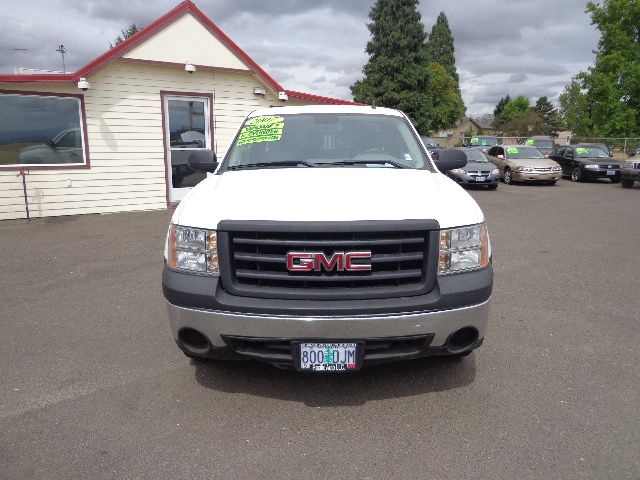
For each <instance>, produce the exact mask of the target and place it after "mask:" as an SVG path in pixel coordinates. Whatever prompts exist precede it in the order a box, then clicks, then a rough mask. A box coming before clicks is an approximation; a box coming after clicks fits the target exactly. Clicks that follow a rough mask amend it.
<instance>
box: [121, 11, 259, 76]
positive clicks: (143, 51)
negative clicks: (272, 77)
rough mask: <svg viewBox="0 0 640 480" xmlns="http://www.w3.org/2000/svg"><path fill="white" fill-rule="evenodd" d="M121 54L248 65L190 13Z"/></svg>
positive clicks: (238, 65) (206, 62) (181, 62)
mask: <svg viewBox="0 0 640 480" xmlns="http://www.w3.org/2000/svg"><path fill="white" fill-rule="evenodd" d="M185 45H188V49H185ZM124 57H125V58H134V59H141V60H149V61H155V62H171V63H179V64H182V65H184V64H185V63H186V62H191V63H193V64H196V65H215V66H216V67H219V68H234V69H242V70H246V69H248V67H247V66H246V65H245V64H244V63H243V62H242V61H241V60H240V59H239V58H238V57H237V56H236V55H235V54H234V53H233V52H231V51H230V50H229V49H228V48H227V47H226V46H224V45H223V44H222V42H220V40H218V39H217V38H215V37H214V36H213V35H211V33H210V32H209V30H207V28H206V27H205V26H204V25H203V24H202V23H201V22H199V21H198V20H196V19H195V18H194V17H193V15H191V14H186V15H184V16H182V17H180V18H178V19H176V20H175V21H173V22H172V23H171V26H170V27H169V28H165V29H163V30H161V31H160V32H157V33H156V34H155V35H152V36H151V37H150V38H148V39H147V40H145V41H144V42H142V43H141V44H140V45H138V46H136V47H135V48H133V49H131V50H130V51H128V52H127V53H125V55H124Z"/></svg>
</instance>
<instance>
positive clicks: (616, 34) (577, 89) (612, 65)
mask: <svg viewBox="0 0 640 480" xmlns="http://www.w3.org/2000/svg"><path fill="white" fill-rule="evenodd" d="M587 13H588V14H589V15H590V16H591V23H592V24H593V25H595V26H596V28H597V29H598V30H599V31H600V41H599V42H598V47H597V49H596V52H595V53H596V60H595V64H594V66H593V67H590V68H589V69H588V71H587V72H582V73H580V74H578V75H577V76H576V77H574V78H573V80H572V82H571V83H570V84H569V85H567V87H566V88H565V90H564V92H563V94H562V95H561V105H562V110H563V111H562V116H563V118H564V119H565V121H566V122H567V126H568V127H569V128H571V129H572V130H573V131H574V133H575V134H577V135H591V136H601V137H618V136H638V135H640V30H639V27H638V25H640V2H639V1H638V0H603V1H601V2H600V3H594V2H588V3H587ZM578 109H582V110H580V111H578Z"/></svg>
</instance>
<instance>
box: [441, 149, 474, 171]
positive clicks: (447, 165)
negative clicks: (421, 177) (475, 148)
mask: <svg viewBox="0 0 640 480" xmlns="http://www.w3.org/2000/svg"><path fill="white" fill-rule="evenodd" d="M434 160H435V163H436V167H438V170H440V171H441V172H445V171H447V170H453V169H454V168H462V167H464V166H465V165H466V164H467V156H466V155H465V153H464V152H463V151H461V150H457V149H455V148H443V149H442V150H440V151H439V152H438V157H437V158H435V159H434Z"/></svg>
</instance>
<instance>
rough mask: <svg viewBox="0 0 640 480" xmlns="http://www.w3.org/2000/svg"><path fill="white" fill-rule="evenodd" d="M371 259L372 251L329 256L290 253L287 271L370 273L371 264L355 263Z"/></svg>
mask: <svg viewBox="0 0 640 480" xmlns="http://www.w3.org/2000/svg"><path fill="white" fill-rule="evenodd" d="M361 258H371V250H366V251H359V252H334V253H333V254H331V255H329V256H327V255H325V254H324V253H323V252H289V253H287V270H289V271H290V272H310V271H312V270H313V271H315V272H319V271H320V270H322V269H324V270H325V271H327V272H330V271H332V270H337V271H338V272H344V271H347V272H368V271H371V264H370V263H353V261H354V260H356V259H361Z"/></svg>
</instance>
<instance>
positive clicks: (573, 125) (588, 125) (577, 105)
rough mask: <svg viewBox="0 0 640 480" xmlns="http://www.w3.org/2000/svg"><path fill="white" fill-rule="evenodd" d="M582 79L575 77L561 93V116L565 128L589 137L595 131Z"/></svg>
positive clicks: (576, 134)
mask: <svg viewBox="0 0 640 480" xmlns="http://www.w3.org/2000/svg"><path fill="white" fill-rule="evenodd" d="M581 85H582V80H581V79H580V78H579V77H578V78H574V79H573V80H572V81H571V83H570V84H569V85H567V86H566V87H565V89H564V92H563V93H562V94H561V95H560V98H559V100H560V116H561V119H562V123H563V125H564V127H565V128H567V129H569V130H571V132H572V133H573V135H574V136H577V137H588V136H590V135H591V132H592V131H593V122H592V121H591V107H590V105H589V99H588V97H587V95H586V92H584V91H583V90H582V86H581Z"/></svg>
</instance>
